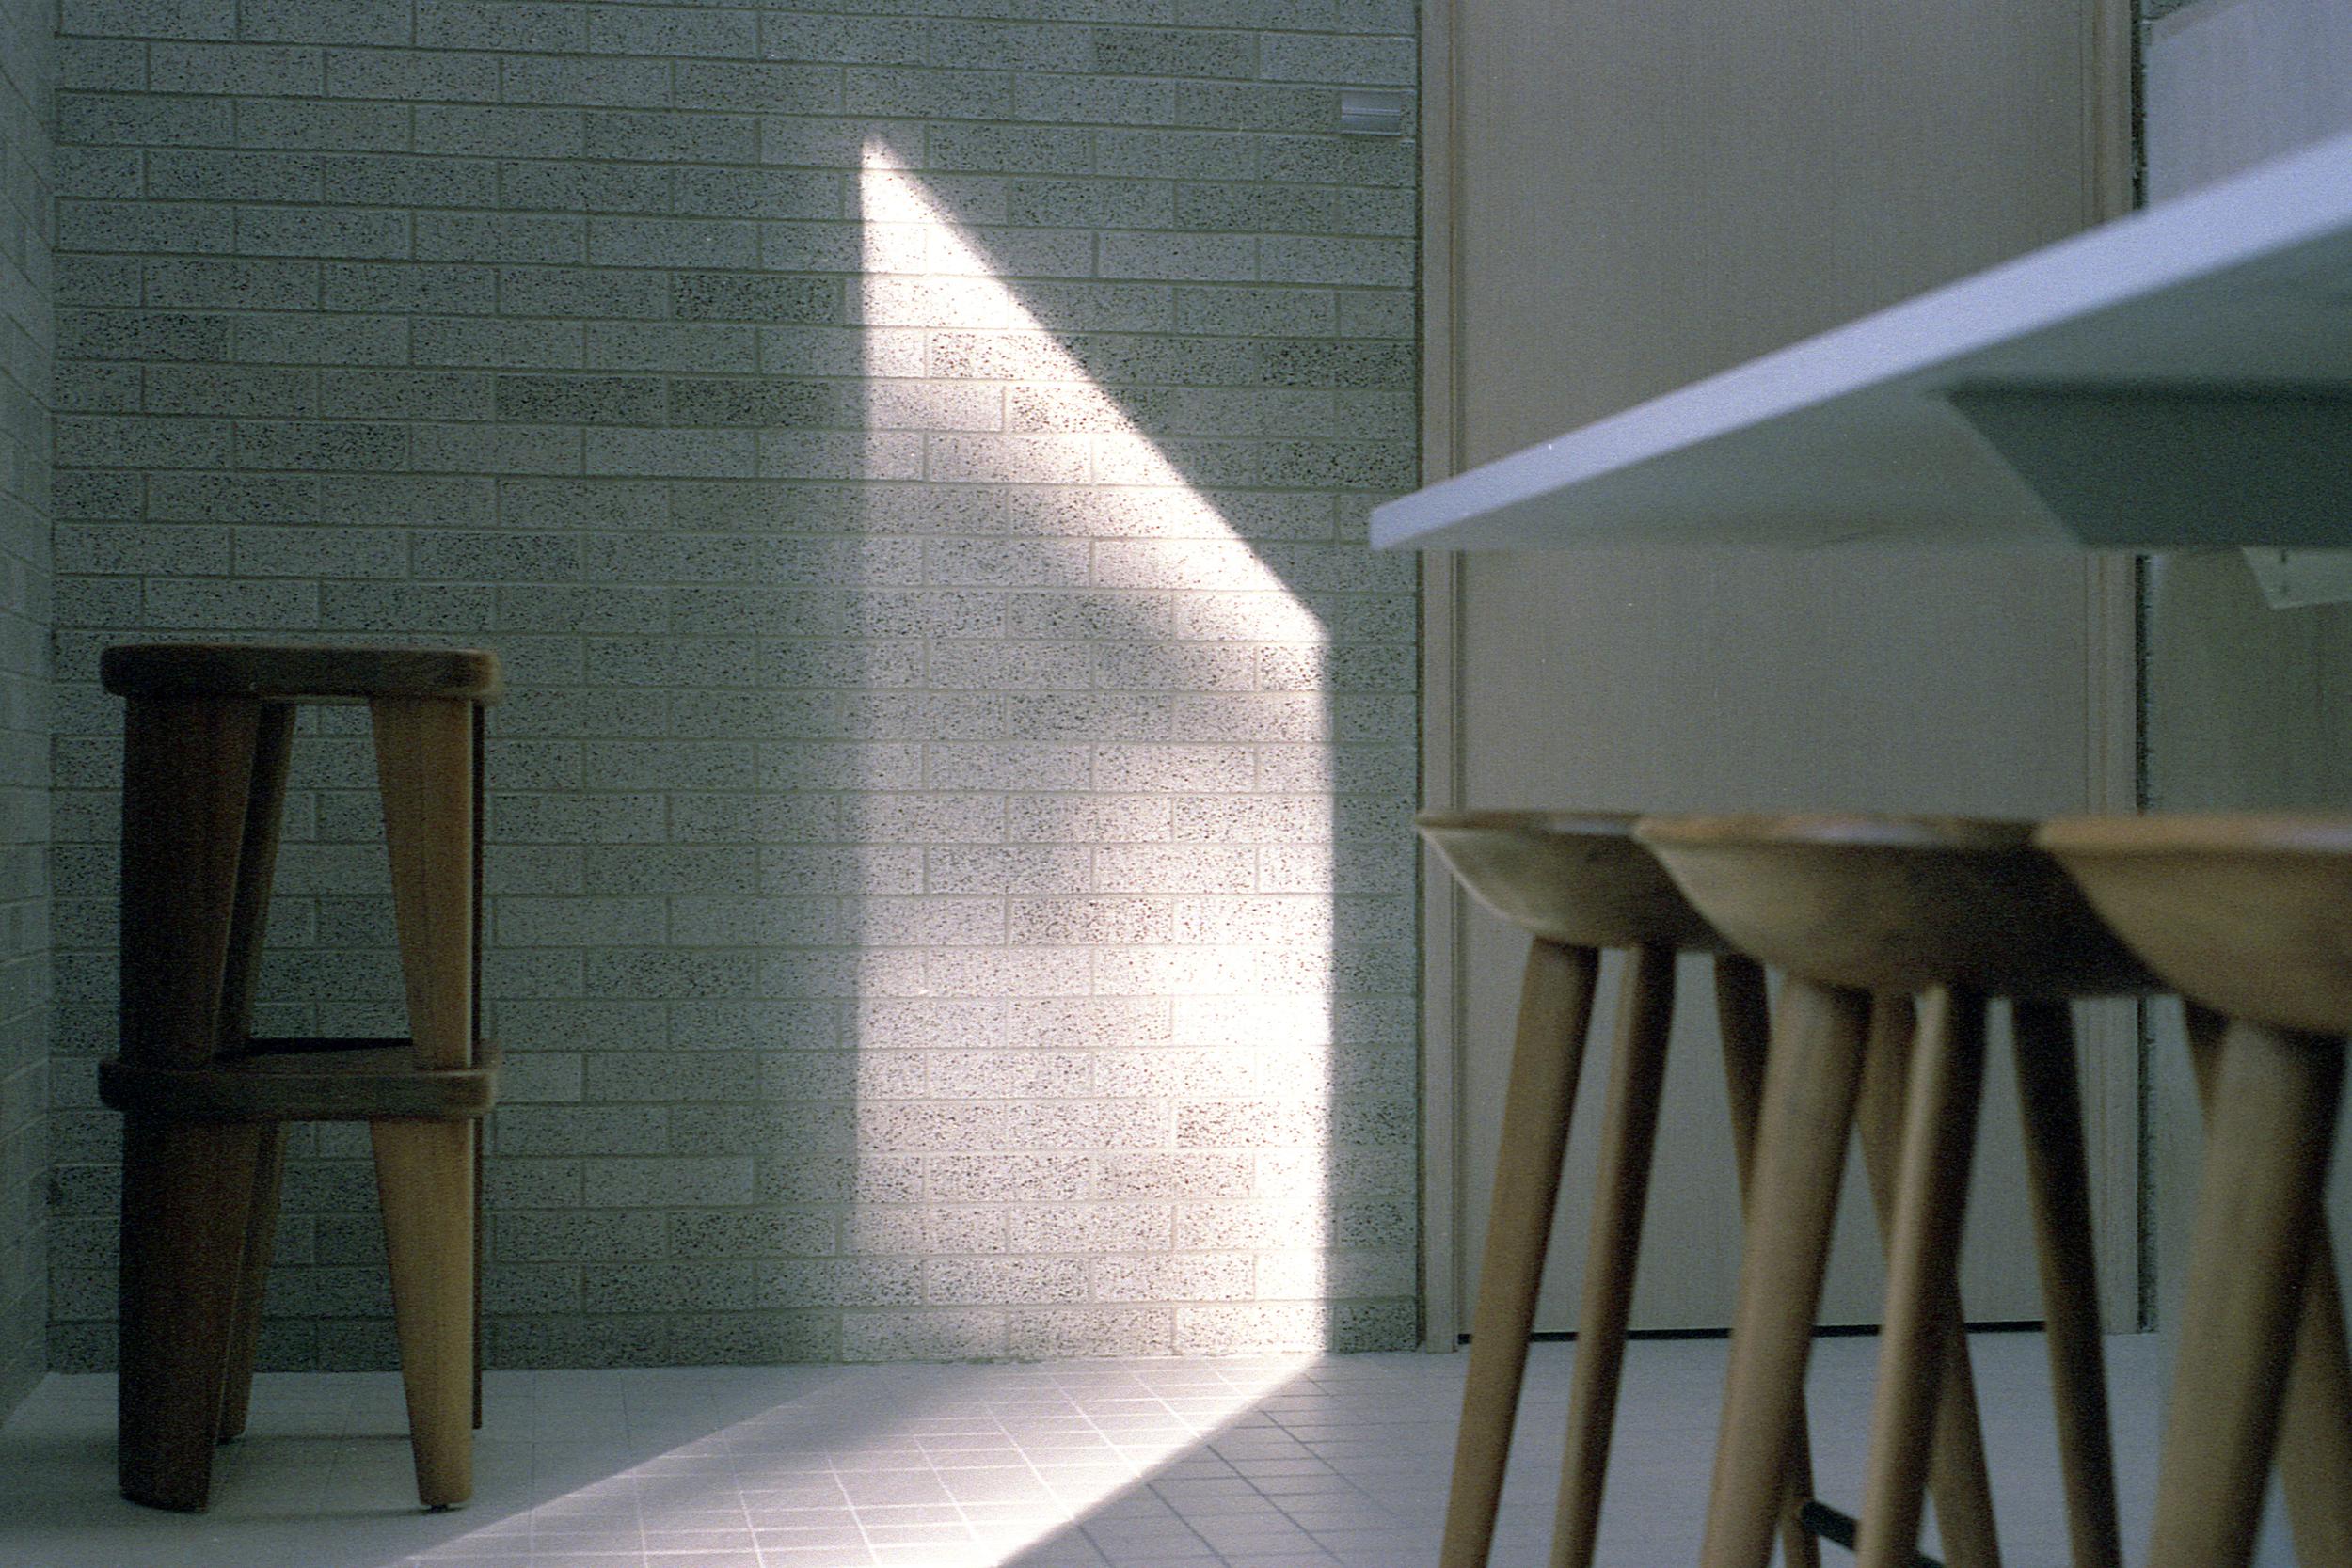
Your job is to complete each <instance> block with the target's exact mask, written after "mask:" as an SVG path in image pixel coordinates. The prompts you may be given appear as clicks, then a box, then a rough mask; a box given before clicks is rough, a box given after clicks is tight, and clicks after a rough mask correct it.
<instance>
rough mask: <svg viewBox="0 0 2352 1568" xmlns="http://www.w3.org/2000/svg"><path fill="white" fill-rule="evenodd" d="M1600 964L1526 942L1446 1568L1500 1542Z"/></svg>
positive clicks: (1445, 1544) (1442, 1558) (1584, 953)
mask: <svg viewBox="0 0 2352 1568" xmlns="http://www.w3.org/2000/svg"><path fill="white" fill-rule="evenodd" d="M1599 962H1600V955H1599V954H1598V953H1597V952H1596V951H1594V950H1593V949H1592V948H1589V947H1563V946H1561V945H1559V944H1558V943H1556V942H1545V941H1543V940H1541V939H1538V940H1536V941H1535V942H1532V943H1530V944H1529V947H1528V952H1527V973H1526V978H1525V980H1524V981H1523V982H1522V984H1521V987H1520V990H1519V1017H1518V1036H1517V1038H1516V1039H1515V1040H1514V1042H1513V1045H1512V1048H1511V1076H1510V1082H1509V1085H1508V1086H1507V1087H1506V1088H1505V1090H1504V1096H1503V1121H1502V1149H1503V1157H1502V1159H1501V1160H1500V1161H1499V1162H1497V1164H1496V1166H1495V1186H1494V1201H1493V1204H1492V1206H1491V1208H1490V1209H1489V1210H1488V1212H1487V1217H1486V1254H1485V1257H1484V1259H1483V1261H1482V1262H1481V1263H1480V1265H1479V1270H1478V1304H1477V1307H1476V1309H1475V1311H1474V1313H1473V1315H1472V1317H1471V1320H1470V1367H1469V1370H1468V1379H1467V1382H1466V1383H1465V1384H1464V1386H1463V1389H1462V1424H1461V1436H1460V1438H1459V1440H1458V1442H1457V1444H1456V1446H1455V1449H1454V1481H1453V1487H1452V1490H1451V1491H1450V1492H1449V1494H1448V1495H1447V1498H1446V1515H1445V1534H1444V1537H1443V1540H1442V1544H1440V1545H1439V1547H1438V1564H1439V1568H1485V1564H1486V1557H1487V1553H1488V1552H1489V1551H1490V1550H1491V1549H1492V1547H1493V1544H1494V1528H1495V1513H1496V1510H1497V1509H1498V1508H1499V1507H1500V1506H1501V1504H1502V1471H1503V1465H1505V1463H1506V1462H1507V1461H1508V1460H1509V1458H1510V1455H1511V1427H1512V1423H1513V1422H1514V1421H1515V1420H1516V1419H1517V1418H1518V1402H1519V1384H1520V1381H1521V1380H1522V1378H1523V1377H1524V1376H1525V1375H1526V1371H1527V1337H1528V1332H1529V1329H1530V1328H1531V1326H1532V1325H1533V1324H1534V1321H1535V1292H1536V1290H1537V1288H1538V1287H1539V1286H1540V1285H1541V1283H1542V1281H1543V1274H1544V1253H1545V1249H1546V1246H1547V1245H1548V1243H1549V1241H1550V1239H1551V1216H1552V1211H1553V1209H1554V1207H1555V1206H1556V1205H1557V1204H1558V1202H1559V1198H1560V1162H1561V1158H1562V1156H1563V1155H1564V1154H1565V1151H1566V1148H1567V1141H1568V1118H1569V1117H1570V1115H1571V1114H1573V1112H1574V1111H1575V1109H1576V1086H1577V1079H1578V1076H1579V1074H1580V1072H1581V1069H1582V1067H1583V1062H1584V1041H1585V1037H1586V1034H1587V1032H1588V1031H1589V1030H1590V1028H1591V1025H1592V1018H1593V981H1594V976H1595V974H1596V973H1597V969H1598V967H1599Z"/></svg>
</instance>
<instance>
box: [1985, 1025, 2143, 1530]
mask: <svg viewBox="0 0 2352 1568" xmlns="http://www.w3.org/2000/svg"><path fill="white" fill-rule="evenodd" d="M2010 1014H2011V1021H2012V1028H2013V1032H2014V1034H2015V1037H2016V1040H2015V1044H2016V1055H2017V1099H2018V1103H2019V1106H2020V1108H2021V1110H2022V1111H2023V1113H2024V1120H2025V1132H2026V1184H2027V1186H2028V1188H2029V1189H2030V1194H2031V1197H2032V1201H2033V1221H2034V1243H2035V1253H2036V1256H2037V1257H2038V1258H2039V1259H2040V1262H2041V1268H2042V1319H2043V1322H2044V1324H2045V1328H2044V1335H2045V1338H2047V1340H2048V1344H2049V1351H2050V1391H2051V1393H2052V1395H2053V1396H2054V1401H2055V1403H2056V1406H2057V1410H2058V1465H2059V1468H2060V1469H2061V1470H2062V1472H2063V1473H2064V1479H2065V1483H2066V1528H2067V1534H2068V1537H2069V1539H2070V1541H2071V1542H2072V1544H2073V1547H2074V1568H2122V1561H2123V1544H2122V1529H2121V1528H2120V1526H2119V1525H2118V1523H2117V1513H2116V1502H2115V1448H2114V1440H2113V1438H2112V1436H2111V1434H2110V1429H2109V1426H2108V1419H2107V1374H2106V1360H2105V1357H2104V1354H2103V1352H2102V1351H2101V1349H2100V1344H2099V1272H2098V1262H2097V1258H2096V1255H2095V1253H2094V1252H2093V1250H2092V1243H2091V1229H2090V1161H2089V1160H2088V1159H2087V1158H2086V1157H2085V1155H2084V1152H2083V1111H2082V1088H2081V1085H2080V1082H2079V1080H2078V1079H2077V1077H2076V1066H2075V1053H2074V1017H2073V1015H2072V1014H2071V1013H2070V1012H2069V1011H2068V1010H2067V1006H2066V1004H2065V1003H2063V1002H2023V1001H2021V1002H2017V1003H2015V1004H2013V1005H2012V1006H2011V1007H2010Z"/></svg>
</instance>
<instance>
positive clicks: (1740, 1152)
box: [1715, 953, 1821, 1568]
mask: <svg viewBox="0 0 2352 1568" xmlns="http://www.w3.org/2000/svg"><path fill="white" fill-rule="evenodd" d="M1715 1013H1716V1031H1717V1033H1718V1035H1719V1036H1720V1037H1721V1038H1722V1041H1723V1048H1724V1092H1725V1096H1726V1098H1727V1100H1728V1101H1729V1102H1730V1112H1731V1148H1732V1158H1733V1160H1734V1162H1735V1163H1736V1164H1737V1165H1738V1175H1739V1187H1740V1212H1742V1213H1745V1212H1747V1208H1748V1204H1749V1195H1750V1192H1751V1190H1752V1189H1753V1187H1754V1186H1755V1170H1756V1121H1757V1118H1758V1117H1760V1116H1761V1115H1762V1113H1763V1104H1764V1064H1765V1062H1766V1060H1767V1059H1768V1058H1769V1057H1770V1055H1771V1048H1772V1014H1771V1009H1770V1007H1769V1006H1768V1005H1767V1002H1766V995H1765V988H1764V971H1763V969H1762V967H1761V966H1760V965H1758V964H1757V963H1756V960H1755V959H1754V958H1745V957H1742V956H1741V955H1740V954H1737V953H1727V954H1724V956H1723V957H1721V958H1717V959H1716V960H1715ZM1794 1429H1795V1430H1794V1431H1793V1432H1792V1433H1791V1434H1790V1436H1789V1439H1788V1486H1787V1488H1786V1490H1785V1492H1784V1494H1783V1497H1782V1504H1781V1522H1780V1552H1781V1561H1782V1563H1783V1565H1784V1568H1820V1562H1821V1546H1820V1542H1819V1541H1817V1540H1815V1539H1814V1536H1813V1532H1812V1531H1811V1530H1809V1529H1806V1528H1804V1524H1803V1523H1802V1521H1800V1520H1799V1518H1798V1516H1797V1515H1798V1510H1800V1509H1801V1508H1803V1507H1804V1504H1805V1502H1806V1501H1807V1500H1808V1499H1809V1498H1811V1497H1812V1496H1813V1434H1812V1432H1811V1430H1810V1424H1809V1423H1808V1422H1807V1420H1806V1418H1805V1412H1804V1400H1803V1399H1802V1398H1800V1399H1799V1400H1798V1402H1797V1414H1796V1418H1795V1421H1794Z"/></svg>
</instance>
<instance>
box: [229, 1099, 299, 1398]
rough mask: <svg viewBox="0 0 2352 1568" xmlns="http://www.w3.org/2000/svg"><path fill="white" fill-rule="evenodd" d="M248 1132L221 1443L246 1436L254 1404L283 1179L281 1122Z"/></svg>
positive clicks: (270, 1122)
mask: <svg viewBox="0 0 2352 1568" xmlns="http://www.w3.org/2000/svg"><path fill="white" fill-rule="evenodd" d="M252 1132H253V1133H254V1140H255V1144H254V1161H253V1182H252V1188H251V1193H250V1196H249V1197H248V1199H247V1201H246V1223H245V1243H244V1250H243V1261H242V1262H241V1263H240V1264H239V1266H238V1269H237V1284H236V1295H235V1299H234V1305H233V1312H234V1318H233V1321H232V1322H231V1323H230V1331H229V1354H228V1361H227V1365H226V1368H225V1370H223V1372H222V1374H221V1387H220V1426H219V1431H218V1433H217V1436H218V1438H219V1440H220V1441H221V1442H223V1443H228V1442H233V1441H234V1440H235V1439H237V1438H239V1437H242V1436H244V1435H245V1423H246V1415H247V1413H248V1412H249V1411H250V1410H251V1408H252V1404H253V1364H254V1362H255V1360H256V1359H257V1358H258V1356H259V1354H260V1352H261V1346H262V1299H263V1297H264V1295H265V1294H266V1292H267V1287H268V1282H269V1257H270V1252H271V1250H272V1249H273V1248H274V1247H275V1246H276V1245H277V1244H278V1192H279V1189H280V1188H282V1187H283V1186H284V1185H285V1176H286V1124H285V1123H284V1122H282V1121H269V1122H262V1123H261V1124H259V1125H258V1126H256V1127H254V1128H253V1129H252ZM231 1196H232V1197H233V1195H231Z"/></svg>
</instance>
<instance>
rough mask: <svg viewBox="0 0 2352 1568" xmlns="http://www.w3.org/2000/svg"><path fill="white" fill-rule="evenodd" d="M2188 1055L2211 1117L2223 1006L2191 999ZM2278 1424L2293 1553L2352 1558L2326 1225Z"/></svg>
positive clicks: (2350, 1459) (2349, 1377)
mask: <svg viewBox="0 0 2352 1568" xmlns="http://www.w3.org/2000/svg"><path fill="white" fill-rule="evenodd" d="M2186 1011H2187V1014H2188V1047H2189V1061H2190V1064H2191V1066H2192V1067H2193V1068H2194V1069H2195V1071H2196V1076H2197V1098H2198V1101H2199V1102H2200V1103H2201V1105H2202V1107H2203V1109H2204V1112H2205V1117H2206V1120H2207V1121H2208V1122H2210V1121H2211V1120H2212V1118H2213V1091H2214V1080H2215V1069H2216V1068H2217V1064H2218V1063H2219V1061H2220V1048H2221V1035H2222V1031H2223V1029H2224V1028H2225V1027H2226V1026H2227V1025H2226V1023H2225V1021H2224V1020H2223V1019H2222V1018H2221V1016H2220V1015H2219V1014H2218V1013H2214V1012H2209V1011H2207V1010H2206V1009H2204V1008H2202V1007H2200V1006H2196V1005H2194V1004H2189V1005H2188V1006H2187V1007H2186ZM2279 1480H2280V1485H2281V1487H2282V1488H2283V1490H2284V1491H2285V1493H2286V1497H2287V1525H2288V1528H2289V1529H2290V1530H2292V1532H2293V1533H2294V1536H2295V1556H2296V1560H2297V1561H2298V1562H2304V1563H2309V1564H2312V1565H2313V1568H2347V1565H2352V1363H2348V1362H2347V1359H2346V1356H2345V1354H2344V1303H2343V1296H2342V1293H2341V1291H2340V1289H2339V1287H2338V1284H2337V1278H2336V1258H2335V1245H2334V1243H2333V1242H2332V1241H2331V1240H2330V1239H2329V1237H2328V1227H2327V1226H2326V1225H2325V1224H2320V1225H2314V1226H2313V1227H2312V1257H2311V1262H2310V1263H2309V1264H2308V1265H2307V1272H2306V1273H2305V1275H2304V1276H2303V1318H2302V1322H2301V1323H2300V1324H2299V1325H2298V1326H2297V1328H2296V1338H2295V1364H2294V1368H2293V1370H2290V1371H2289V1372H2288V1374H2287V1403H2286V1412H2285V1414H2284V1415H2283V1416H2281V1417H2280V1431H2279Z"/></svg>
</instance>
